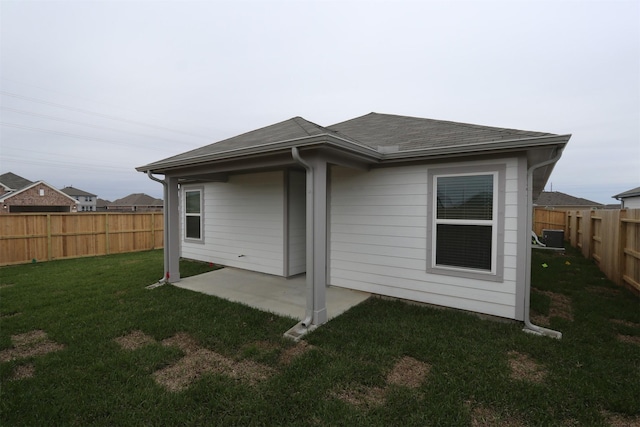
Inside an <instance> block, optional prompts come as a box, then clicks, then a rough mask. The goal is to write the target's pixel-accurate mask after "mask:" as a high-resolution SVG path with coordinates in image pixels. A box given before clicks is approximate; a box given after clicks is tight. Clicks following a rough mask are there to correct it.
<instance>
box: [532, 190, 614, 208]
mask: <svg viewBox="0 0 640 427" xmlns="http://www.w3.org/2000/svg"><path fill="white" fill-rule="evenodd" d="M534 204H536V205H538V206H603V205H602V203H598V202H594V201H591V200H587V199H583V198H581V197H574V196H571V195H569V194H565V193H561V192H560V191H543V192H542V193H540V197H538V199H537V200H536V201H535V202H534Z"/></svg>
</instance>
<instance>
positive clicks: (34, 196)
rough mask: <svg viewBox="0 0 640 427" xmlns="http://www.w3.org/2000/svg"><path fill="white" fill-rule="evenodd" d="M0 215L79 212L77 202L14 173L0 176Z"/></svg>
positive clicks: (44, 184) (53, 188)
mask: <svg viewBox="0 0 640 427" xmlns="http://www.w3.org/2000/svg"><path fill="white" fill-rule="evenodd" d="M0 190H2V194H1V195H0V206H2V209H1V210H0V213H3V214H7V213H23V212H77V202H76V200H74V199H73V198H71V197H70V196H68V195H66V194H64V193H63V192H61V191H60V190H58V189H56V188H55V187H53V186H51V185H49V184H47V183H46V182H44V181H36V182H33V181H29V180H28V179H25V178H23V177H21V176H18V175H16V174H14V173H11V172H7V173H5V174H2V175H0Z"/></svg>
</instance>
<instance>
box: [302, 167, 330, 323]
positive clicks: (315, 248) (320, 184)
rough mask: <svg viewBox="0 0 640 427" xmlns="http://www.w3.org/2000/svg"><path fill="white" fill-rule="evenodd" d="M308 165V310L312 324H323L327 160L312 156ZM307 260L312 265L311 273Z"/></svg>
mask: <svg viewBox="0 0 640 427" xmlns="http://www.w3.org/2000/svg"><path fill="white" fill-rule="evenodd" d="M309 164H310V165H311V170H309V171H307V292H308V297H307V312H308V313H309V314H311V316H312V324H313V325H322V324H323V323H326V322H327V298H326V287H327V162H326V161H325V160H324V159H322V158H318V157H315V158H312V159H310V161H309ZM310 181H311V182H310ZM310 234H311V238H309V235H310ZM309 262H311V264H312V265H313V268H312V270H311V274H310V272H309Z"/></svg>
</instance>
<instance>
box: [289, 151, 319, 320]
mask: <svg viewBox="0 0 640 427" xmlns="http://www.w3.org/2000/svg"><path fill="white" fill-rule="evenodd" d="M291 155H292V156H293V159H294V160H295V161H296V162H298V163H300V164H301V165H302V166H303V167H304V168H305V169H306V170H307V251H306V252H307V254H306V255H307V272H306V275H307V314H306V316H305V318H304V320H303V321H302V322H301V324H302V326H304V327H305V328H308V327H309V326H310V325H311V322H312V321H313V307H314V300H315V295H314V289H313V285H314V284H313V279H314V266H313V261H314V259H315V258H314V256H313V248H314V245H313V244H311V245H309V242H313V222H314V221H313V217H314V215H315V213H314V212H315V209H313V208H311V209H309V200H310V201H311V205H312V206H313V180H314V175H313V168H312V167H311V165H310V164H309V163H307V162H305V161H304V160H302V157H300V152H299V151H298V147H291ZM309 219H311V221H309ZM310 282H311V283H310Z"/></svg>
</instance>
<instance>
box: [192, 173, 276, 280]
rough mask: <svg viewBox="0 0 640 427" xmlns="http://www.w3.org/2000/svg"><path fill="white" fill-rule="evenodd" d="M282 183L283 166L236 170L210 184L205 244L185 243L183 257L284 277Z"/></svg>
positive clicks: (205, 194) (205, 193)
mask: <svg viewBox="0 0 640 427" xmlns="http://www.w3.org/2000/svg"><path fill="white" fill-rule="evenodd" d="M282 183H283V172H282V171H276V172H265V173H253V174H243V175H232V176H230V177H229V181H228V182H213V183H205V184H204V185H203V188H204V191H203V198H204V200H203V206H204V218H205V221H204V231H203V232H204V242H205V243H204V244H197V243H190V242H186V241H185V242H183V244H182V256H183V257H186V258H191V259H196V260H202V261H207V262H213V263H216V264H221V265H226V266H230V267H237V268H243V269H246V270H252V271H258V272H261V273H268V274H274V275H280V276H282V275H283V273H284V272H283V266H284V255H283V253H284V251H283V245H284V216H283V204H284V188H283V185H282ZM188 188H189V187H188V186H184V189H188ZM183 191H184V190H183Z"/></svg>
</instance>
